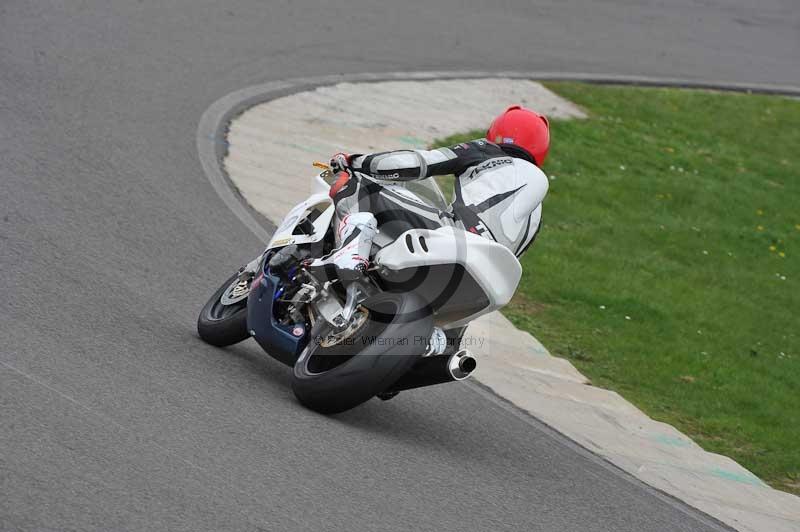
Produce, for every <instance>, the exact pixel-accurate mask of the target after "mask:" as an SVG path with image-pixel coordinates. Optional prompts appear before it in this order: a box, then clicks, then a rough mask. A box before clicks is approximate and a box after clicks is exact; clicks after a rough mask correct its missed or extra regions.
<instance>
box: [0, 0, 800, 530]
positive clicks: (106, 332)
mask: <svg viewBox="0 0 800 532" xmlns="http://www.w3.org/2000/svg"><path fill="white" fill-rule="evenodd" d="M432 4H433V3H432V2H417V1H408V2H388V1H385V2H370V1H365V0H359V1H354V2H349V3H347V4H346V5H345V3H344V2H325V3H321V4H320V3H314V2H308V1H305V0H300V1H294V0H293V1H282V2H277V1H276V2H269V3H267V2H256V1H254V0H247V1H228V2H224V3H222V2H219V3H212V2H201V1H199V0H191V1H188V0H186V1H164V2H143V1H139V2H134V1H129V0H121V1H120V0H115V1H109V0H105V1H97V2H91V1H77V0H76V1H73V2H45V1H37V2H17V1H9V0H6V1H5V2H3V3H2V4H0V294H2V296H0V297H1V298H2V299H0V301H2V304H0V529H2V530H73V529H75V530H77V529H80V530H93V529H96V530H123V529H125V530H145V529H147V530H167V529H169V530H192V531H199V530H351V531H356V530H378V529H380V530H387V531H388V530H432V529H436V530H442V531H444V530H581V531H588V530H614V531H624V530H631V531H650V530H664V531H667V530H669V531H677V530H715V529H719V528H718V527H719V525H717V524H715V523H714V522H712V521H710V520H708V519H707V518H704V517H703V516H702V515H699V514H697V513H696V512H694V511H692V510H690V509H687V508H685V507H683V506H682V505H681V504H679V503H677V502H675V501H672V500H671V499H669V498H667V497H664V496H661V495H659V494H657V493H654V492H652V490H649V489H647V488H646V487H644V486H642V485H641V484H639V483H637V482H635V481H632V480H631V479H629V478H628V477H626V476H625V475H623V474H621V473H619V472H617V471H616V470H614V468H612V467H610V466H608V465H606V464H604V463H602V462H601V461H599V460H597V459H595V458H594V457H592V456H591V455H589V454H588V453H586V452H583V451H581V450H580V449H576V448H575V446H574V445H571V444H570V443H569V442H566V441H565V440H563V439H562V438H560V437H558V436H557V435H554V434H553V433H552V432H551V431H550V430H548V429H547V428H546V427H543V426H541V425H540V424H538V423H537V422H536V421H535V420H532V419H529V418H527V417H525V416H524V415H522V414H520V413H518V412H516V411H515V410H514V409H513V408H511V407H509V406H507V405H505V404H504V403H503V402H502V401H499V400H497V399H495V398H493V397H492V396H491V395H490V394H488V393H486V392H482V391H479V390H476V388H474V387H467V386H457V385H453V386H443V387H440V388H433V389H430V390H424V391H419V392H416V393H407V394H402V395H401V396H400V397H398V398H397V399H395V400H393V401H390V402H388V403H379V402H377V401H373V402H370V403H369V404H367V405H366V406H364V407H363V408H359V409H357V410H355V411H352V412H349V413H346V414H344V415H341V416H338V417H336V418H325V417H322V416H318V415H315V414H313V413H310V412H308V411H306V410H303V409H302V408H300V407H299V406H298V405H297V404H296V402H295V401H294V399H293V396H292V393H291V390H290V388H289V373H288V371H287V369H286V368H284V367H282V366H280V365H279V364H278V363H276V362H273V361H272V360H271V359H269V358H267V357H266V356H264V355H263V354H262V353H260V352H259V350H258V349H257V348H256V347H255V346H254V345H251V344H243V345H241V346H238V347H234V348H231V349H226V350H221V349H215V348H211V347H209V346H206V345H204V344H203V343H201V342H200V341H199V340H198V339H197V337H196V334H195V330H194V324H195V318H196V314H197V311H198V309H199V307H200V306H201V305H202V303H203V302H204V301H205V299H206V297H207V296H208V295H209V293H210V292H211V291H212V290H213V288H214V287H215V286H216V284H217V283H218V282H219V281H220V280H221V279H223V278H224V277H225V275H226V274H227V273H228V272H229V271H230V270H231V269H232V268H234V267H236V266H238V265H239V264H240V263H242V262H243V261H245V260H246V259H248V258H250V256H251V255H252V254H253V253H255V252H257V251H258V250H259V248H260V246H261V244H262V243H261V242H260V241H259V240H258V239H257V238H256V237H255V236H254V234H253V233H252V232H250V231H249V230H248V229H247V228H245V226H244V225H243V224H242V223H241V222H240V221H239V219H238V218H237V217H236V216H234V215H233V214H232V213H231V212H230V211H229V210H228V209H227V208H226V206H225V204H224V203H223V202H222V201H221V200H220V198H219V196H218V195H217V194H216V192H215V191H214V189H213V188H212V186H211V185H210V184H209V182H208V180H207V179H206V177H205V176H204V174H203V171H202V169H201V167H200V163H199V160H198V155H197V151H196V148H195V133H196V129H197V124H198V120H199V119H200V117H201V115H202V114H203V112H204V111H205V109H206V108H207V107H208V106H209V105H210V104H211V103H212V102H214V101H215V100H217V99H218V98H220V97H221V96H223V95H225V94H227V93H229V92H231V91H234V90H237V89H240V88H242V87H246V86H250V85H254V84H258V83H263V82H265V81H270V80H278V79H284V78H288V77H297V76H311V75H321V74H337V73H355V72H363V71H371V72H381V71H390V70H391V71H397V70H442V69H473V70H474V69H480V70H544V71H554V70H569V71H585V72H598V73H602V72H609V73H615V74H645V75H654V76H659V75H669V76H676V77H685V78H690V79H695V80H703V79H715V80H729V81H738V82H753V83H784V84H795V85H796V84H798V82H800V69H798V68H797V59H796V58H797V57H798V48H799V47H798V35H799V34H800V33H798V14H797V10H796V9H794V8H793V7H794V6H793V5H792V4H793V2H792V1H786V2H780V1H774V0H771V1H767V2H759V3H758V4H759V5H758V7H757V8H751V7H748V6H747V5H748V2H745V1H742V0H738V1H735V2H721V1H708V0H706V1H700V2H689V1H685V0H684V1H676V2H669V3H666V2H646V3H642V2H632V1H624V0H615V1H610V2H585V3H584V2H576V1H558V2H546V3H539V4H538V5H536V6H532V5H530V3H529V2H525V1H523V0H500V1H498V2H492V3H489V2H475V1H473V0H446V1H443V2H437V3H436V5H432ZM354 112H357V109H354Z"/></svg>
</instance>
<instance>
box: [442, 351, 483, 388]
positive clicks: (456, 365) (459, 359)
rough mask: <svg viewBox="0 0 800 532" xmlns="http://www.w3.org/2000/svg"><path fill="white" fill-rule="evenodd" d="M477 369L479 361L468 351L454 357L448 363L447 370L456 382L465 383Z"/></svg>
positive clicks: (460, 352)
mask: <svg viewBox="0 0 800 532" xmlns="http://www.w3.org/2000/svg"><path fill="white" fill-rule="evenodd" d="M476 367H478V361H477V360H475V357H473V356H472V353H470V352H469V351H467V350H466V349H462V350H461V351H459V352H458V353H456V354H455V355H452V356H451V357H450V360H449V361H448V362H447V370H448V371H449V372H450V376H451V377H453V380H454V381H463V380H464V379H466V378H467V377H469V376H470V374H471V373H472V372H473V371H475V368H476Z"/></svg>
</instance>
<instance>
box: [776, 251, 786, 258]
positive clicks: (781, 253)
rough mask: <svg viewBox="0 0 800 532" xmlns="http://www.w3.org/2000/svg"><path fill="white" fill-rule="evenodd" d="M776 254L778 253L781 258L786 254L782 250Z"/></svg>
mask: <svg viewBox="0 0 800 532" xmlns="http://www.w3.org/2000/svg"><path fill="white" fill-rule="evenodd" d="M778 255H780V256H781V258H784V257H785V256H786V253H784V252H783V251H780V252H778Z"/></svg>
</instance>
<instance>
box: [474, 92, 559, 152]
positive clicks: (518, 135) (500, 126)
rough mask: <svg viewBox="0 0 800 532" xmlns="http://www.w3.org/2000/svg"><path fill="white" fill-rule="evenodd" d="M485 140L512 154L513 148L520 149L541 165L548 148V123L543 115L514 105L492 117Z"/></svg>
mask: <svg viewBox="0 0 800 532" xmlns="http://www.w3.org/2000/svg"><path fill="white" fill-rule="evenodd" d="M486 140H488V141H489V142H494V143H495V144H499V145H500V146H502V147H503V148H506V150H507V151H509V152H510V153H512V154H513V151H514V150H515V149H516V150H522V151H523V152H524V153H525V154H526V155H528V156H530V158H531V159H533V162H534V163H535V164H536V165H537V166H541V165H542V164H543V163H544V160H545V159H546V158H547V151H548V150H549V149H550V123H549V122H548V121H547V118H546V117H545V116H544V115H540V114H538V113H535V112H533V111H531V110H530V109H525V108H524V107H522V106H520V105H514V106H511V107H509V108H508V109H506V110H505V112H504V113H503V114H501V115H500V116H498V117H497V118H495V119H494V122H492V125H491V126H489V131H487V132H486Z"/></svg>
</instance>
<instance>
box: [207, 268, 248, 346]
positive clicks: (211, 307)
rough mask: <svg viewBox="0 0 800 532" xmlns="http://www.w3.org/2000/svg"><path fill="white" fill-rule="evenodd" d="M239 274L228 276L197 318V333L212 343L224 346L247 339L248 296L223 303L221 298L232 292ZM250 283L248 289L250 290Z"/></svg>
mask: <svg viewBox="0 0 800 532" xmlns="http://www.w3.org/2000/svg"><path fill="white" fill-rule="evenodd" d="M238 278H239V274H238V273H236V274H234V275H232V276H230V277H229V278H228V280H227V281H225V282H224V283H223V284H222V286H220V287H219V289H217V291H216V292H214V295H213V296H211V298H210V299H209V300H208V302H207V303H206V304H205V306H204V307H203V309H202V310H201V311H200V316H198V318H197V333H198V334H199V335H200V338H201V339H202V340H203V341H204V342H206V343H208V344H211V345H215V346H217V347H224V346H227V345H233V344H236V343H239V342H241V341H242V340H246V339H247V338H248V337H249V336H250V334H249V333H248V331H247V297H244V298H243V299H241V300H239V301H236V302H234V303H231V304H227V305H225V304H223V303H222V301H221V299H222V297H223V295H225V294H226V292H228V293H230V290H231V288H232V287H233V286H234V284H235V283H238ZM249 290H250V288H249V285H248V287H247V291H248V292H249Z"/></svg>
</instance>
